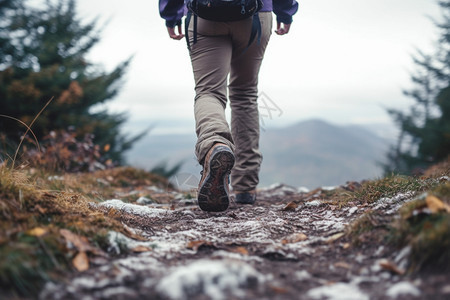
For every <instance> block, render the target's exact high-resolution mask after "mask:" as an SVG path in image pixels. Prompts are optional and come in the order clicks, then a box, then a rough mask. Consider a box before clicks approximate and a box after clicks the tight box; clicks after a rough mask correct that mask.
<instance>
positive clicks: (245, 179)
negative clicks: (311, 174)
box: [229, 13, 272, 192]
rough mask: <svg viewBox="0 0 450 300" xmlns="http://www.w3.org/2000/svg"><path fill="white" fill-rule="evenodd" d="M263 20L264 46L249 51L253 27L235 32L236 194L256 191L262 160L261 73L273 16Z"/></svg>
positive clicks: (263, 16)
mask: <svg viewBox="0 0 450 300" xmlns="http://www.w3.org/2000/svg"><path fill="white" fill-rule="evenodd" d="M259 17H260V21H261V30H262V32H261V43H260V44H258V43H257V41H256V39H255V41H254V42H253V44H252V45H251V46H250V47H249V48H247V49H246V47H247V45H248V42H249V36H250V29H249V28H250V27H249V26H246V28H247V30H241V31H239V29H235V28H234V27H233V29H235V31H233V56H232V61H231V71H230V72H231V73H230V83H229V98H230V105H231V130H232V136H233V140H234V144H235V148H236V149H235V156H236V163H235V166H234V168H233V170H232V172H231V186H232V187H233V190H234V191H235V192H249V191H254V190H255V189H256V186H257V185H258V182H259V170H260V165H261V161H262V155H261V152H260V151H259V130H260V129H259V114H258V103H257V99H258V73H259V69H260V66H261V62H262V60H263V57H264V52H265V49H266V46H267V44H268V42H269V38H270V35H271V30H272V14H271V13H259ZM250 23H251V21H250ZM236 25H237V24H236ZM245 49H246V50H245ZM244 50H245V51H244Z"/></svg>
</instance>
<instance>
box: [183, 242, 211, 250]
mask: <svg viewBox="0 0 450 300" xmlns="http://www.w3.org/2000/svg"><path fill="white" fill-rule="evenodd" d="M203 245H207V246H210V245H211V243H210V242H207V241H190V242H189V243H188V244H187V246H186V248H188V249H191V250H194V251H197V250H198V248H200V247H201V246H203Z"/></svg>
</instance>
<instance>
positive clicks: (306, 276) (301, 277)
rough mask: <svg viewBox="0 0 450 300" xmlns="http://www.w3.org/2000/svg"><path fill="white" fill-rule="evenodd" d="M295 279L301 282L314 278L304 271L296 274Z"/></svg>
mask: <svg viewBox="0 0 450 300" xmlns="http://www.w3.org/2000/svg"><path fill="white" fill-rule="evenodd" d="M295 277H296V278H297V279H298V280H300V281H304V280H308V279H310V278H311V277H312V276H311V274H309V273H308V271H306V270H302V271H297V272H295Z"/></svg>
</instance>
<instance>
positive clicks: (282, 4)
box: [272, 0, 298, 24]
mask: <svg viewBox="0 0 450 300" xmlns="http://www.w3.org/2000/svg"><path fill="white" fill-rule="evenodd" d="M272 3H273V12H274V13H275V15H276V16H277V22H281V23H284V24H291V23H292V16H293V15H294V14H295V13H296V12H297V10H298V3H297V1H295V0H273V2H272Z"/></svg>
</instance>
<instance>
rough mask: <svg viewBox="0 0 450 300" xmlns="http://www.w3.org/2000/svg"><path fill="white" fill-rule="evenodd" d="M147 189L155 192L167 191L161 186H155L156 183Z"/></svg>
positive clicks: (162, 192)
mask: <svg viewBox="0 0 450 300" xmlns="http://www.w3.org/2000/svg"><path fill="white" fill-rule="evenodd" d="M147 190H149V191H153V192H156V193H161V194H164V193H167V191H166V190H163V189H161V188H159V187H156V186H154V185H151V186H148V187H147Z"/></svg>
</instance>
